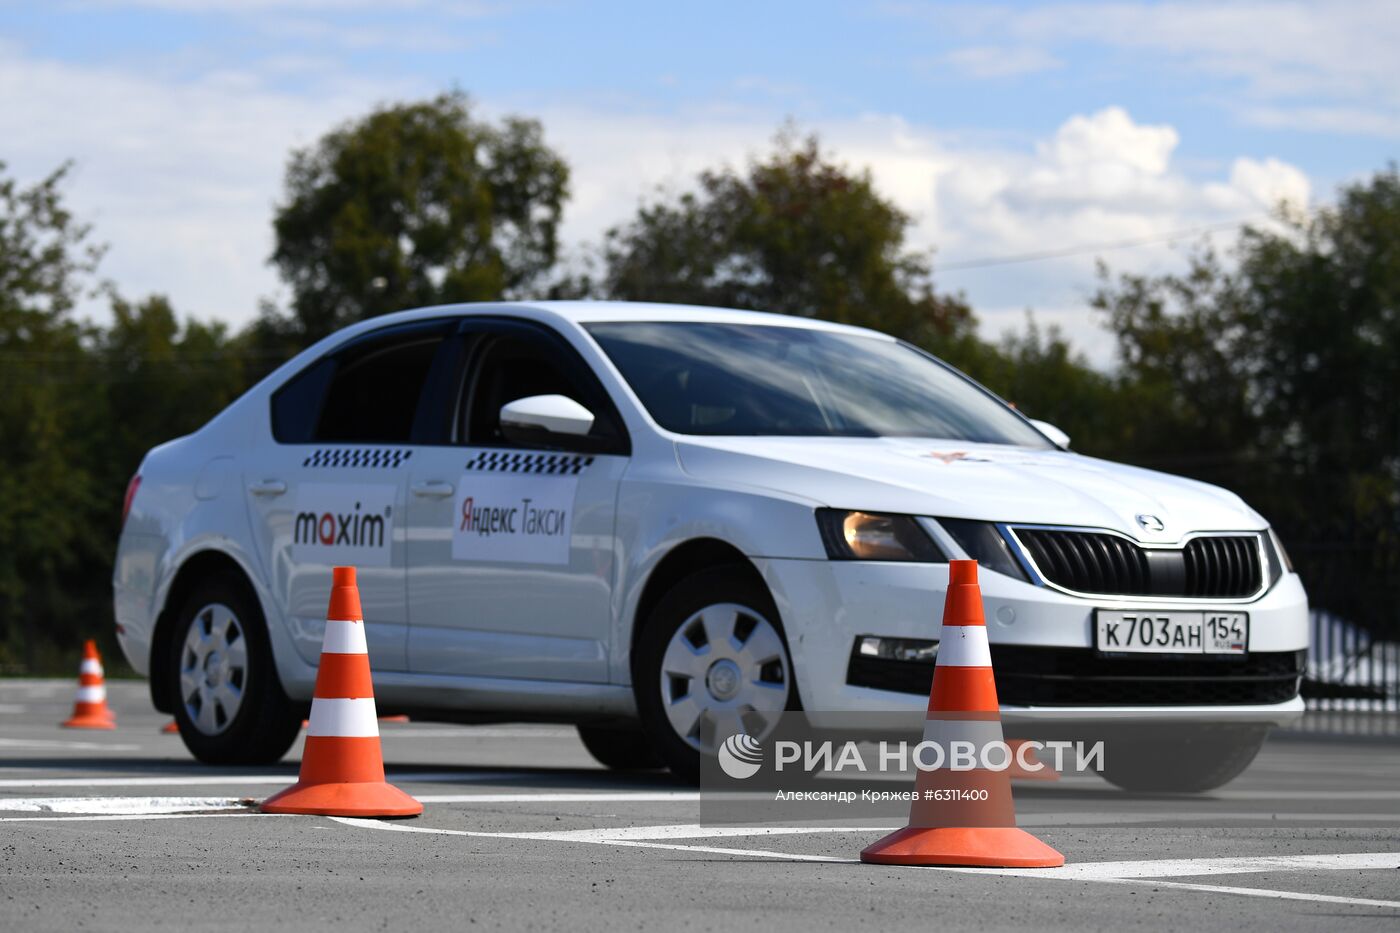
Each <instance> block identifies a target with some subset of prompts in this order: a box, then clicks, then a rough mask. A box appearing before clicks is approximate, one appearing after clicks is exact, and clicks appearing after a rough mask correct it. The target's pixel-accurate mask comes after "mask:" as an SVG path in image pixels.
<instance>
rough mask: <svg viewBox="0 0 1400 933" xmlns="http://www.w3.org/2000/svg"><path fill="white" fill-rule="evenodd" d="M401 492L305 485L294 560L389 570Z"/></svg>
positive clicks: (295, 519)
mask: <svg viewBox="0 0 1400 933" xmlns="http://www.w3.org/2000/svg"><path fill="white" fill-rule="evenodd" d="M397 493H398V488H397V487H395V486H387V485H378V484H370V483H353V484H352V483H345V484H338V483H300V484H298V486H297V502H296V507H295V509H294V510H293V512H292V516H291V517H292V529H291V531H292V559H293V560H296V561H306V562H308V563H313V564H314V563H327V562H337V561H339V562H344V563H353V564H361V565H364V566H366V567H376V566H378V567H387V566H388V565H389V564H390V560H391V557H392V548H391V545H392V544H393V540H394V520H393V515H394V498H395V496H396V495H397Z"/></svg>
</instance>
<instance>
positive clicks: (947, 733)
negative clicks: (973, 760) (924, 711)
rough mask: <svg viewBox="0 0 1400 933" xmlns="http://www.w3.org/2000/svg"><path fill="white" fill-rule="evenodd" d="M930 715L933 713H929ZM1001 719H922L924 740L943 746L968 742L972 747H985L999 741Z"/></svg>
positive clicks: (1000, 736)
mask: <svg viewBox="0 0 1400 933" xmlns="http://www.w3.org/2000/svg"><path fill="white" fill-rule="evenodd" d="M929 715H930V717H932V716H933V714H932V713H931V714H929ZM1001 740H1002V734H1001V720H1000V719H991V720H979V719H934V718H929V719H926V720H924V741H925V742H935V743H937V744H939V745H942V746H944V747H945V748H947V747H951V745H952V743H953V742H968V743H970V744H971V746H972V747H974V748H978V749H981V748H986V747H987V746H988V745H990V744H992V743H993V742H1000V741H1001Z"/></svg>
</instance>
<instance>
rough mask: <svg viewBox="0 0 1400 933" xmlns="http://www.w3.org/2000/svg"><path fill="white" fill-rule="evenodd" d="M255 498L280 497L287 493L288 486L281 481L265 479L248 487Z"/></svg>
mask: <svg viewBox="0 0 1400 933" xmlns="http://www.w3.org/2000/svg"><path fill="white" fill-rule="evenodd" d="M248 491H249V492H251V493H252V494H253V495H255V496H280V495H282V493H284V492H286V491H287V484H286V483H284V482H282V481H281V480H280V479H265V480H263V481H262V482H258V483H254V484H253V485H251V486H249V487H248Z"/></svg>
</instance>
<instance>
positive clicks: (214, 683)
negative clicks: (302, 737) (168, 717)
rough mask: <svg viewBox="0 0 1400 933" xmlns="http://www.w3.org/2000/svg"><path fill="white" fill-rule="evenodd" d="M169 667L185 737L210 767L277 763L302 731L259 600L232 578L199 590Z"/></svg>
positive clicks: (182, 621) (184, 615)
mask: <svg viewBox="0 0 1400 933" xmlns="http://www.w3.org/2000/svg"><path fill="white" fill-rule="evenodd" d="M166 663H167V664H168V665H169V667H168V668H167V670H168V672H169V683H170V684H171V703H172V705H173V707H174V711H175V721H176V722H177V723H178V724H179V726H180V737H181V738H182V739H183V740H184V742H185V747H186V748H188V749H189V750H190V752H191V754H193V755H194V757H195V758H197V759H199V760H200V761H203V762H205V763H207V764H220V765H227V764H270V763H272V762H274V761H278V760H279V759H281V757H282V756H283V755H285V754H286V753H287V750H288V749H289V748H291V747H292V743H293V742H295V741H296V738H297V733H298V732H299V731H300V729H301V715H300V709H299V708H298V707H297V706H296V705H294V704H293V703H292V702H291V701H290V700H289V699H288V698H287V694H286V693H285V692H284V691H283V690H282V682H281V681H280V680H279V679H278V677H277V670H276V668H275V667H274V665H273V661H272V648H271V645H270V644H269V642H268V637H267V623H266V621H265V620H264V619H263V614H262V610H261V608H260V607H259V606H258V602H257V599H256V598H254V596H253V594H252V592H251V591H250V590H249V587H248V585H247V582H246V581H244V580H243V579H241V578H240V577H238V576H237V575H235V574H232V573H222V574H217V575H215V576H211V577H209V578H207V579H205V580H202V581H200V582H199V583H198V584H196V585H195V587H194V589H193V590H192V591H191V593H190V594H189V596H188V597H187V598H186V599H185V601H184V603H183V604H182V605H181V606H180V609H179V614H178V615H177V616H176V618H175V629H174V633H173V635H172V638H171V641H170V651H169V655H168V657H167V660H166Z"/></svg>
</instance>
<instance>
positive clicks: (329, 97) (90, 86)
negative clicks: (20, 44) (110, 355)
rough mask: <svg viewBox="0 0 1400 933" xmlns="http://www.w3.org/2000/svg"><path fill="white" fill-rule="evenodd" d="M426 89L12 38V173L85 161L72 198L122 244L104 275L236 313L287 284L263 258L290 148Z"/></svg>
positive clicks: (2, 81)
mask: <svg viewBox="0 0 1400 933" xmlns="http://www.w3.org/2000/svg"><path fill="white" fill-rule="evenodd" d="M426 92H427V89H424V88H419V87H415V86H413V85H411V84H406V83H404V82H386V81H383V80H374V81H370V80H360V79H350V78H344V77H342V78H338V79H337V80H335V81H334V82H329V83H320V82H317V83H315V85H314V87H312V88H311V89H310V90H308V92H307V93H305V94H303V95H292V94H287V93H283V92H279V91H276V90H274V89H272V88H270V87H269V86H267V85H266V84H265V83H264V82H263V81H262V80H261V79H260V78H259V77H258V76H257V75H255V74H252V73H248V72H241V71H218V72H212V73H209V74H207V75H205V76H203V77H202V78H199V79H197V80H194V81H191V82H188V83H180V84H173V83H167V82H165V81H161V80H158V79H153V78H148V77H142V76H138V75H134V74H132V73H130V72H127V71H123V70H119V69H115V68H105V67H77V66H71V65H66V64H60V63H56V62H50V61H44V60H38V59H33V58H29V57H26V56H24V55H23V54H22V53H21V52H20V51H19V49H18V48H17V47H16V46H13V45H7V44H3V43H0V100H4V101H5V102H6V106H5V107H3V108H0V139H4V140H6V144H5V150H4V158H5V159H6V161H7V162H8V163H9V168H8V171H9V173H10V174H12V175H18V176H20V177H21V178H26V179H35V178H38V177H40V176H42V175H44V174H45V173H47V172H49V171H51V170H52V169H53V168H54V167H56V166H57V165H58V164H60V163H61V162H63V161H64V160H67V159H70V158H71V159H74V160H76V162H77V166H76V170H75V173H74V177H73V182H72V187H71V199H72V204H73V207H74V208H75V210H76V211H77V212H78V214H79V215H80V216H82V217H84V218H85V219H87V220H89V221H91V222H92V223H93V224H94V227H95V230H94V237H95V239H97V240H100V241H103V242H106V243H108V244H110V246H111V250H110V252H109V253H108V255H107V258H106V259H105V260H104V262H103V266H102V272H103V274H104V275H106V276H109V277H111V278H112V279H113V280H115V281H116V282H117V284H118V286H119V287H120V288H121V289H122V290H123V292H124V293H126V294H129V295H139V294H144V293H147V292H156V291H159V292H165V293H168V294H170V295H171V296H172V297H173V298H174V299H175V301H176V303H177V306H178V307H180V308H181V309H182V310H185V311H189V312H193V313H197V314H198V315H200V316H214V317H219V318H222V319H225V320H229V321H233V322H243V321H247V320H249V319H251V318H252V317H253V316H254V314H255V313H256V310H257V301H258V298H259V297H261V296H264V295H267V294H269V293H270V292H272V291H273V290H274V289H275V287H276V282H275V279H274V278H273V276H272V274H271V271H270V270H269V269H268V268H267V267H266V266H265V264H264V263H265V260H266V258H267V256H268V255H269V254H270V253H271V251H272V240H271V223H270V222H271V216H272V209H273V203H274V201H275V200H276V198H277V197H278V195H279V193H280V188H281V179H282V171H283V168H284V166H285V163H286V158H287V155H288V153H289V152H290V150H291V149H292V148H293V147H294V146H304V145H306V144H308V143H311V142H314V141H315V140H316V139H317V138H318V137H319V136H320V135H321V134H322V133H324V132H325V131H326V130H328V129H329V128H330V127H331V126H333V125H335V124H336V123H338V122H340V121H342V120H344V119H346V118H348V117H350V116H352V115H354V114H356V113H359V112H362V111H364V110H365V109H367V108H369V107H370V106H372V105H373V104H375V103H378V102H381V101H383V100H384V99H386V98H393V97H397V96H402V95H406V94H422V93H426ZM89 310H90V311H92V312H93V313H100V312H101V309H100V308H98V307H95V306H94V307H92V308H90V309H89Z"/></svg>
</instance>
